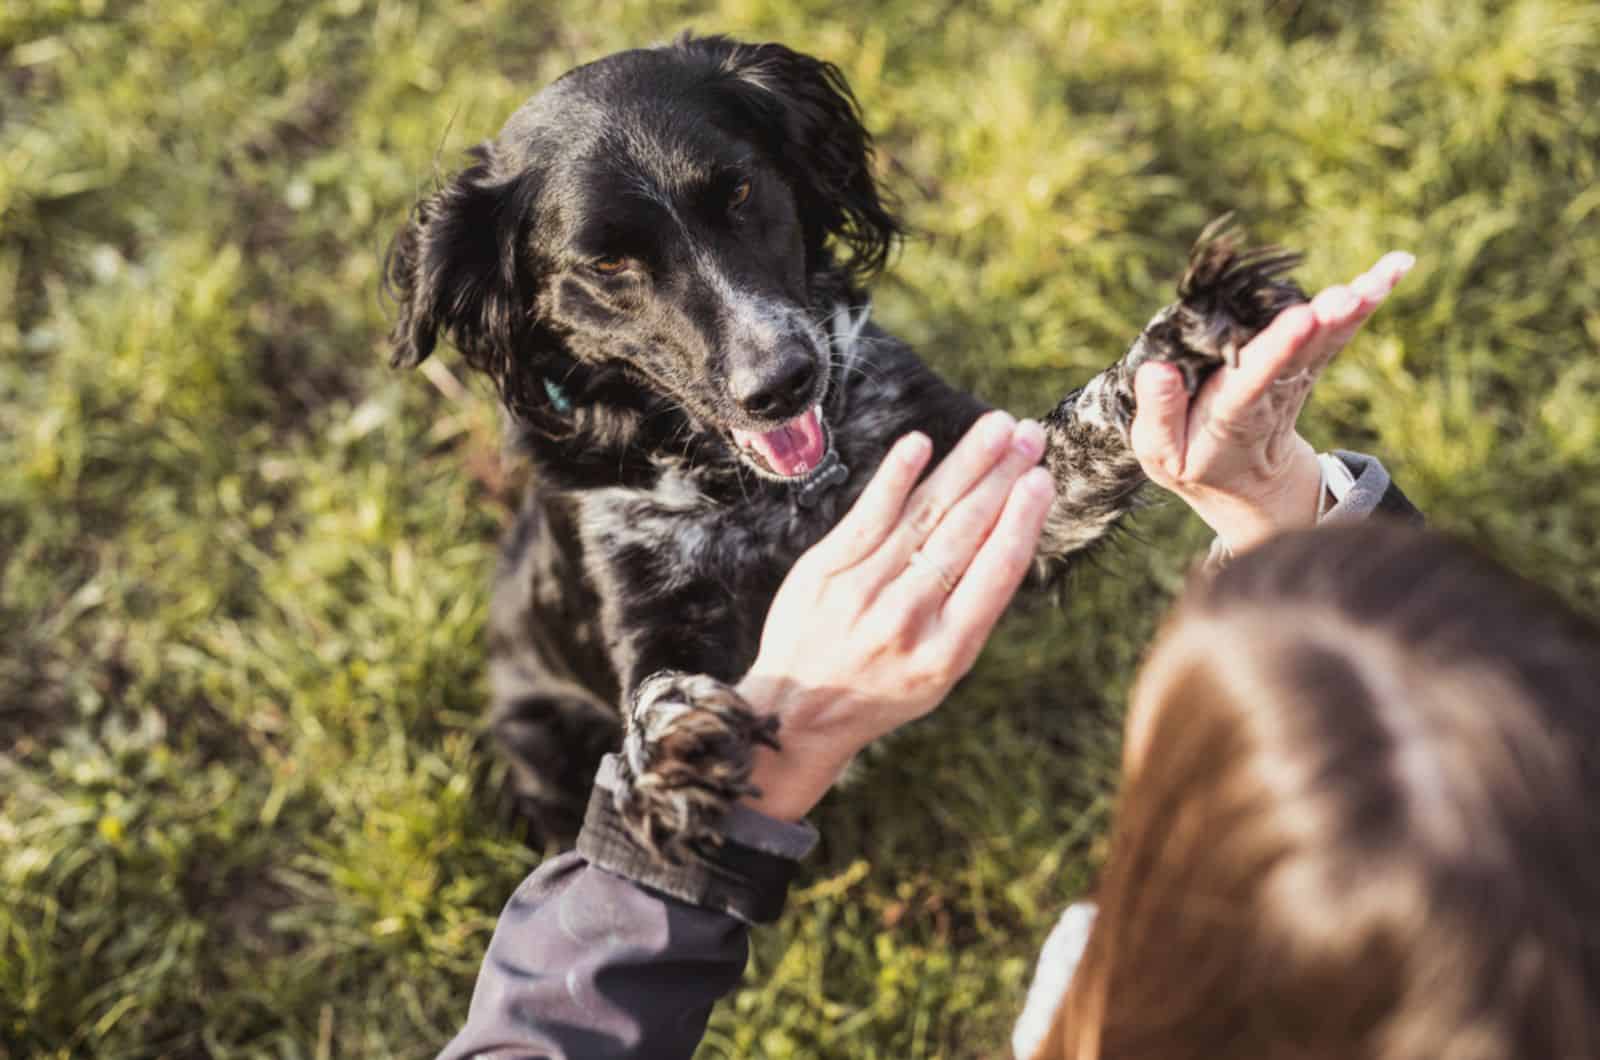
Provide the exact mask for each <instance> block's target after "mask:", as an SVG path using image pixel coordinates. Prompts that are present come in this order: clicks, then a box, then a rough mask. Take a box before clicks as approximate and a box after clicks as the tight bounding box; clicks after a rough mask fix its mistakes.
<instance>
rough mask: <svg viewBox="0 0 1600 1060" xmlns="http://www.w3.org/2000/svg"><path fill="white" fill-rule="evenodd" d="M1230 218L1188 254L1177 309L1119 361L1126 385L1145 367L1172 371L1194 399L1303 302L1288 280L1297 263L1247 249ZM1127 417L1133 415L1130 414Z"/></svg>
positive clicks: (1280, 253) (1294, 257) (1158, 319)
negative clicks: (1207, 382)
mask: <svg viewBox="0 0 1600 1060" xmlns="http://www.w3.org/2000/svg"><path fill="white" fill-rule="evenodd" d="M1232 222H1233V215H1232V214H1224V215H1223V216H1221V217H1219V218H1217V219H1216V220H1215V221H1212V222H1211V223H1210V224H1209V225H1207V226H1206V227H1205V229H1204V230H1203V231H1202V232H1201V233H1200V238H1199V239H1197V240H1195V244H1194V248H1193V249H1192V250H1191V251H1190V252H1189V267H1188V269H1187V270H1186V271H1185V272H1184V274H1183V279H1182V280H1180V281H1179V283H1178V301H1177V302H1175V303H1173V304H1172V305H1169V306H1167V307H1166V308H1165V309H1163V310H1162V311H1161V312H1159V313H1157V314H1156V315H1155V317H1154V318H1153V319H1152V320H1151V321H1150V323H1149V324H1147V325H1145V329H1144V331H1143V332H1142V333H1141V334H1140V336H1139V338H1138V340H1137V341H1135V342H1134V344H1133V348H1132V349H1130V350H1129V351H1128V356H1127V357H1126V358H1125V359H1124V364H1125V366H1126V382H1127V384H1128V386H1129V387H1130V388H1131V387H1132V385H1133V375H1134V373H1135V372H1137V371H1138V370H1139V366H1140V365H1141V364H1143V363H1144V362H1145V361H1162V362H1165V363H1168V364H1173V365H1176V366H1177V367H1178V370H1179V371H1181V372H1182V373H1183V383H1184V386H1185V387H1186V388H1187V389H1188V391H1189V393H1191V394H1193V393H1194V392H1195V391H1196V390H1197V389H1199V387H1200V384H1201V383H1203V382H1205V379H1206V377H1207V376H1208V375H1210V374H1211V372H1213V371H1214V370H1216V368H1217V366H1218V365H1221V364H1227V365H1229V366H1230V367H1236V366H1237V365H1238V363H1239V351H1240V349H1242V348H1243V347H1244V346H1245V344H1246V343H1248V342H1249V341H1250V340H1251V339H1253V338H1255V337H1256V335H1257V334H1259V333H1260V332H1261V331H1262V329H1264V328H1265V327H1266V326H1267V325H1268V324H1270V323H1272V320H1273V318H1274V317H1276V316H1277V315H1278V314H1279V313H1281V312H1283V310H1285V309H1287V308H1289V307H1290V306H1292V305H1298V304H1300V303H1301V302H1304V301H1306V294H1305V292H1304V291H1303V290H1301V289H1300V286H1299V284H1297V283H1295V282H1294V281H1293V280H1291V279H1289V278H1288V277H1287V275H1286V274H1287V273H1288V272H1289V271H1290V270H1291V269H1293V268H1295V267H1296V266H1297V265H1299V264H1300V261H1301V255H1300V254H1298V253H1297V252H1295V251H1292V250H1284V249H1283V248H1282V247H1273V246H1266V247H1253V248H1247V247H1246V246H1245V245H1244V242H1243V240H1244V233H1243V232H1242V231H1241V230H1240V229H1238V228H1237V227H1235V226H1234V225H1233V223H1232ZM1129 411H1130V413H1131V411H1132V410H1131V408H1130V410H1129Z"/></svg>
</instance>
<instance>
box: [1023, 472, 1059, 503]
mask: <svg viewBox="0 0 1600 1060" xmlns="http://www.w3.org/2000/svg"><path fill="white" fill-rule="evenodd" d="M1021 486H1022V488H1023V489H1025V490H1027V491H1028V493H1029V494H1030V495H1031V496H1033V497H1034V498H1036V499H1038V500H1041V501H1046V500H1049V499H1050V498H1051V497H1052V496H1054V495H1055V491H1056V488H1055V480H1054V479H1052V478H1051V477H1050V472H1048V471H1046V470H1045V469H1044V468H1042V467H1036V468H1034V469H1032V470H1031V471H1029V472H1028V473H1027V474H1026V475H1023V476H1022V479H1021Z"/></svg>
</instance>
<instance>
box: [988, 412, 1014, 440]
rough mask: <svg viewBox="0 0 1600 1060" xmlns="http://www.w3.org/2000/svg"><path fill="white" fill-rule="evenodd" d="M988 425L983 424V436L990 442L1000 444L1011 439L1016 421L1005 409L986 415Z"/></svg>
mask: <svg viewBox="0 0 1600 1060" xmlns="http://www.w3.org/2000/svg"><path fill="white" fill-rule="evenodd" d="M987 418H988V421H989V422H988V423H986V424H984V427H983V436H984V437H985V438H987V439H988V440H989V441H991V442H1000V441H1004V440H1005V439H1007V438H1009V437H1011V432H1012V431H1013V430H1015V429H1016V426H1017V421H1016V419H1014V418H1013V417H1012V415H1011V413H1009V412H1007V411H1006V410H1005V409H996V410H995V411H993V412H991V413H989V414H988V417H987Z"/></svg>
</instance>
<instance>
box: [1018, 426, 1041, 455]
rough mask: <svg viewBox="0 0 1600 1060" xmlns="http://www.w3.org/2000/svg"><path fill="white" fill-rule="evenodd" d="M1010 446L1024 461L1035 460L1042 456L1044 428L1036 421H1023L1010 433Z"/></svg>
mask: <svg viewBox="0 0 1600 1060" xmlns="http://www.w3.org/2000/svg"><path fill="white" fill-rule="evenodd" d="M1011 446H1012V448H1014V449H1016V451H1017V452H1018V453H1021V454H1022V456H1023V458H1024V459H1026V460H1037V459H1039V457H1041V456H1043V455H1044V428H1043V427H1042V426H1040V425H1039V421H1038V420H1023V421H1022V422H1021V423H1019V424H1017V429H1016V430H1014V431H1012V432H1011Z"/></svg>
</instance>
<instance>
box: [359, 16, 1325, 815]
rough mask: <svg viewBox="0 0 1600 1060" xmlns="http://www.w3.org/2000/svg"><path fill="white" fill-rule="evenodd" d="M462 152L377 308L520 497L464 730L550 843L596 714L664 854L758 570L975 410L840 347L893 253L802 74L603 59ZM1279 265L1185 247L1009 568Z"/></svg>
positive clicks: (716, 804) (1050, 451)
mask: <svg viewBox="0 0 1600 1060" xmlns="http://www.w3.org/2000/svg"><path fill="white" fill-rule="evenodd" d="M472 154H473V157H474V158H475V159H476V162H475V164H474V165H472V166H471V167H470V168H468V169H466V170H465V171H464V172H462V173H460V174H458V175H457V176H455V178H454V179H452V180H451V181H450V182H449V183H448V184H447V185H446V186H445V187H443V188H442V189H440V190H439V191H437V192H435V193H434V194H432V195H430V196H428V197H427V198H426V199H424V200H423V201H422V202H420V203H418V205H417V207H416V210H415V212H414V215H413V217H412V219H411V220H410V222H409V223H408V224H407V225H406V227H405V229H404V230H403V231H402V232H401V233H400V235H399V236H398V237H397V238H396V240H395V243H394V246H393V247H392V249H391V251H390V256H389V261H388V263H387V267H386V273H387V276H386V279H387V284H388V287H389V289H390V290H391V292H392V293H393V294H394V295H395V297H396V300H397V301H398V303H399V317H398V320H397V322H396V324H395V327H394V332H393V336H392V339H393V343H394V351H395V352H394V360H395V363H396V364H400V365H415V364H417V363H419V362H420V361H422V359H423V358H425V357H427V356H428V354H429V353H430V352H431V351H432V350H433V348H434V345H435V343H436V341H437V339H438V337H439V335H440V334H441V333H444V334H446V335H448V337H449V338H450V340H451V341H452V342H453V343H454V345H455V346H456V347H457V348H458V349H459V350H460V351H461V353H462V355H463V356H464V357H465V358H466V360H467V362H468V363H469V364H470V365H471V366H472V367H474V368H476V369H478V370H480V371H483V372H485V373H487V374H488V376H489V377H490V378H491V379H493V381H494V383H495V385H496V387H497V388H498V391H499V394H500V397H501V399H502V401H503V404H504V406H505V410H506V412H507V413H508V415H509V419H510V424H511V430H512V434H513V437H514V440H515V443H516V445H517V446H518V447H519V448H520V449H521V450H523V451H524V452H525V453H526V454H527V455H528V456H529V457H530V458H531V460H532V461H533V463H534V465H535V468H536V479H535V482H534V484H533V486H532V488H531V489H530V490H529V493H528V496H527V499H526V503H525V504H524V506H523V508H522V512H521V516H520V518H519V520H518V522H517V525H516V526H515V528H514V529H513V530H512V531H511V533H510V535H509V537H508V540H507V541H506V543H505V553H504V559H503V565H502V569H501V571H500V574H499V576H498V578H497V584H496V590H495V597H494V604H493V609H492V615H491V620H490V625H491V630H490V636H491V643H490V653H491V677H492V684H493V696H494V704H493V711H492V715H491V721H492V726H493V729H494V732H495V733H496V735H497V736H498V738H499V740H500V741H501V743H502V744H503V746H504V748H505V750H506V751H507V753H508V754H509V756H510V758H511V761H512V763H513V766H514V767H515V776H516V782H517V785H518V789H519V792H520V793H521V795H522V796H523V799H524V808H525V809H526V810H527V811H528V812H530V814H531V815H532V816H533V817H534V819H535V821H536V822H537V823H538V824H539V826H540V827H541V829H542V830H543V831H544V832H545V833H546V834H552V833H553V834H570V833H571V832H572V830H573V828H574V826H575V824H576V819H577V811H578V809H579V808H580V807H581V805H582V802H581V799H582V796H583V793H584V792H585V790H586V788H587V787H588V784H589V781H590V780H591V778H592V777H593V775H594V770H595V765H596V761H597V759H598V757H599V756H600V755H601V754H602V752H604V751H606V750H609V749H611V748H612V747H613V746H614V745H615V744H616V741H617V737H618V732H617V729H618V717H619V704H620V706H621V709H620V715H621V717H622V719H623V720H624V725H625V728H626V733H625V736H624V750H625V754H624V765H623V769H622V773H623V776H624V784H623V786H622V788H621V789H620V790H621V792H622V794H621V796H620V797H619V801H620V806H621V808H622V809H623V811H624V816H625V817H626V818H627V819H628V820H629V822H630V824H631V825H632V826H633V827H635V829H636V830H637V831H638V832H639V834H640V835H641V837H643V838H645V839H646V840H647V841H649V842H652V843H659V842H662V841H673V842H676V841H678V840H684V839H690V838H693V837H694V836H695V835H696V834H697V833H698V832H700V830H701V829H702V828H703V826H704V824H705V823H706V822H707V821H708V820H709V819H711V817H712V816H714V815H715V814H717V813H719V812H720V811H721V810H722V809H723V807H724V806H725V805H726V803H727V800H729V799H731V798H735V797H737V796H738V795H740V794H741V793H742V791H743V790H744V787H745V783H746V779H747V776H748V757H749V752H750V747H751V742H752V741H754V740H770V739H771V738H772V732H771V730H770V727H769V726H767V725H765V724H764V723H762V722H760V721H758V720H757V719H756V718H755V717H754V716H753V715H752V714H750V712H749V711H748V710H747V709H746V708H745V706H744V704H743V703H742V702H741V701H740V700H739V697H738V696H737V694H736V693H734V692H733V691H732V689H731V688H729V687H728V685H727V684H726V683H727V682H733V681H736V680H737V679H738V678H739V677H740V676H741V675H742V674H743V672H744V671H745V669H746V668H747V667H748V666H749V665H750V663H751V662H752V661H753V659H754V657H755V652H756V648H757V644H758V639H759V635H760V632H761V627H762V621H763V619H764V617H765V615H766V612H767V607H768V605H769V603H770V602H771V599H772V596H773V593H774V592H775V591H776V589H777V587H778V584H779V582H780V581H781V580H782V579H783V576H784V574H785V572H786V571H788V569H789V567H790V565H791V564H792V563H793V562H794V560H795V559H796V558H797V557H798V556H799V555H800V553H801V552H802V551H804V550H805V549H806V548H807V547H809V546H810V545H812V544H813V543H815V542H816V541H817V540H818V539H819V538H821V537H822V535H823V534H824V533H825V532H826V531H827V530H828V528H829V527H831V526H832V525H833V524H834V522H835V521H836V520H837V519H838V518H839V516H840V515H842V514H843V512H844V511H845V510H846V509H847V508H848V506H849V505H850V503H851V501H852V500H853V499H854V498H855V496H856V495H857V493H858V492H859V491H860V489H861V487H862V486H863V485H864V484H865V482H866V480H867V479H868V478H869V477H870V476H871V474H872V472H873V471H874V469H875V468H876V467H877V466H878V464H879V461H880V460H881V459H882V457H883V455H884V453H885V452H886V451H887V449H888V447H889V446H890V444H891V443H892V442H893V441H894V440H895V439H896V438H898V437H899V436H901V435H902V434H904V433H906V432H907V431H910V430H912V429H917V430H920V431H922V432H923V433H924V434H926V435H928V436H929V437H930V438H931V439H932V440H933V443H934V452H935V460H936V461H937V460H938V459H939V458H940V457H942V456H943V454H945V453H946V452H948V451H949V449H950V448H951V446H953V445H954V444H955V442H956V441H957V440H958V439H959V438H960V437H961V436H962V434H963V433H965V431H966V430H967V428H968V427H969V426H971V425H972V423H973V422H974V421H975V420H976V419H977V418H978V417H979V416H980V415H981V414H982V413H983V412H984V411H985V409H986V406H985V405H984V404H983V402H981V401H979V400H978V399H977V398H975V397H972V396H971V395H968V394H965V393H961V392H959V391H957V390H955V389H952V388H951V387H950V386H948V385H946V384H945V383H944V382H942V381H941V380H940V379H938V378H937V377H936V376H935V375H934V374H933V373H932V372H931V371H930V370H929V369H928V368H927V367H926V366H925V365H924V364H923V363H922V362H921V361H920V360H919V359H918V358H917V356H916V355H915V354H914V353H913V352H912V351H911V350H910V349H909V348H908V347H907V346H905V345H904V344H903V343H901V342H899V341H898V340H896V339H894V338H893V337H892V336H890V335H888V334H886V333H885V332H883V331H881V330H879V329H878V328H877V327H875V326H874V325H873V324H872V323H871V322H869V320H868V318H867V300H866V297H865V296H864V294H863V293H862V290H863V287H864V286H865V284H866V282H867V281H868V280H869V279H870V278H871V276H872V275H873V274H874V273H875V272H876V271H877V270H879V269H880V268H881V267H882V266H883V264H884V262H885V259H886V257H887V255H888V253H889V251H890V249H891V247H892V245H893V244H894V242H895V240H896V238H897V237H898V236H899V234H900V225H899V223H898V222H897V221H896V219H895V218H894V217H893V216H892V215H891V213H890V212H889V210H888V209H887V208H886V207H885V204H884V202H883V200H882V199H881V198H880V195H879V192H878V189H877V187H876V186H875V184H874V181H873V177H872V173H871V165H870V158H871V141H870V138H869V136H868V134H867V132H866V130H865V129H864V128H863V126H862V124H861V121H860V117H859V115H858V113H857V109H856V105H855V101H854V99H853V97H852V96H851V94H850V91H849V89H848V87H847V86H846V85H845V82H844V80H843V78H842V76H841V75H840V73H839V71H838V70H837V69H836V68H834V67H833V66H831V65H829V64H827V63H824V62H820V61H818V60H816V59H813V58H809V57H807V56H804V55H800V54H797V53H796V52H793V51H791V50H789V49H787V48H784V47H782V46H780V45H776V44H764V45H759V46H753V45H746V44H740V43H737V42H734V41H731V40H728V39H725V38H721V37H687V36H686V37H684V38H682V39H680V40H679V41H677V42H675V43H673V44H671V45H668V46H663V47H658V48H653V49H648V50H641V51H629V52H623V53H620V54H617V55H613V56H610V57H608V58H605V59H601V60H599V61H598V62H594V63H590V64H588V65H586V66H582V67H579V68H578V69H575V70H573V71H571V72H570V73H568V74H567V75H566V76H564V77H562V78H561V79H559V80H558V81H556V82H555V83H554V84H552V85H550V86H549V87H548V88H546V89H545V90H544V91H543V92H541V93H539V94H538V95H536V96H534V97H533V99H532V100H530V101H529V102H528V103H527V104H526V105H525V106H523V107H522V108H521V109H520V110H518V111H517V112H516V113H515V114H514V115H512V117H511V119H510V120H509V121H508V122H507V123H506V126H505V128H504V129H502V130H501V132H500V135H499V137H498V138H496V139H495V140H493V141H489V142H487V143H484V144H482V145H481V146H479V147H478V148H476V149H474V151H473V152H472ZM1297 260H1298V259H1297V257H1296V256H1295V255H1292V254H1288V253H1284V252H1278V251H1270V250H1269V251H1258V252H1253V253H1239V252H1238V250H1237V248H1236V246H1235V242H1234V239H1233V237H1232V235H1231V233H1226V232H1221V233H1219V232H1216V231H1214V230H1208V234H1207V235H1206V236H1204V237H1202V241H1201V243H1200V244H1199V245H1198V246H1197V247H1196V251H1195V254H1194V256H1193V257H1192V259H1191V264H1190V271H1189V274H1188V275H1187V276H1186V277H1185V279H1184V282H1183V284H1182V285H1181V286H1180V292H1179V293H1180V299H1181V300H1180V301H1179V302H1178V303H1176V304H1175V305H1173V306H1170V307H1168V308H1167V309H1165V310H1163V311H1162V312H1161V313H1159V314H1157V316H1156V318H1155V319H1154V320H1153V321H1152V322H1151V324H1150V325H1149V326H1148V327H1147V328H1146V329H1145V331H1144V333H1143V334H1142V335H1141V336H1140V337H1139V339H1138V340H1137V341H1136V342H1135V343H1134V345H1133V347H1132V349H1130V350H1129V351H1128V353H1127V354H1126V355H1125V356H1124V357H1123V358H1122V359H1121V360H1120V361H1119V362H1118V363H1117V364H1115V365H1113V366H1112V367H1111V368H1109V369H1108V370H1106V371H1105V372H1102V373H1101V374H1100V375H1098V376H1096V377H1095V378H1094V379H1092V380H1091V381H1090V382H1089V383H1088V384H1087V385H1086V386H1084V387H1083V388H1081V389H1080V390H1078V391H1075V392H1074V393H1072V394H1071V395H1069V396H1068V397H1067V398H1066V399H1065V400H1064V401H1063V402H1062V403H1061V404H1060V405H1059V406H1058V407H1057V408H1056V409H1055V411H1054V412H1053V413H1052V414H1051V415H1050V416H1049V417H1048V418H1047V419H1046V421H1045V425H1046V429H1047V446H1048V447H1047V452H1046V462H1047V464H1048V466H1049V468H1050V470H1051V472H1052V473H1053V475H1054V478H1055V482H1056V491H1057V492H1056V502H1055V506H1054V508H1053V510H1052V512H1051V514H1050V517H1049V520H1048V523H1047V525H1046V529H1045V532H1044V537H1043V541H1042V543H1041V545H1040V553H1039V554H1040V560H1041V569H1043V568H1047V567H1049V566H1050V565H1052V564H1055V563H1057V561H1060V560H1062V559H1064V558H1065V557H1067V556H1068V555H1069V554H1071V553H1073V552H1075V551H1078V550H1081V549H1083V548H1085V547H1087V546H1089V545H1091V544H1093V543H1094V542H1095V541H1096V540H1098V539H1099V538H1101V537H1102V536H1103V535H1104V534H1105V533H1106V531H1107V530H1108V528H1110V527H1111V525H1112V524H1113V523H1114V522H1115V521H1116V520H1117V519H1118V518H1119V517H1120V516H1122V515H1123V514H1124V513H1126V512H1127V511H1128V510H1129V509H1130V508H1131V507H1132V505H1133V500H1134V495H1135V493H1136V492H1137V490H1138V488H1139V487H1140V485H1141V484H1142V483H1143V481H1144V477H1143V475H1142V473H1141V472H1140V470H1139V465H1138V462H1137V461H1136V460H1135V459H1134V457H1133V455H1132V454H1131V452H1130V450H1129V447H1128V444H1127V429H1128V424H1129V423H1130V421H1131V417H1132V412H1133V398H1132V389H1131V387H1132V379H1133V370H1134V369H1135V368H1136V367H1137V365H1138V364H1139V363H1141V362H1142V361H1143V360H1145V359H1147V358H1150V357H1158V358H1160V359H1163V360H1168V361H1173V362H1175V363H1178V364H1179V365H1180V366H1182V367H1183V368H1184V370H1185V375H1186V378H1187V379H1188V381H1189V382H1190V384H1191V386H1193V385H1197V383H1198V381H1199V379H1200V378H1201V376H1202V375H1203V374H1204V372H1206V371H1209V370H1210V369H1211V368H1212V367H1214V366H1215V365H1216V363H1218V361H1219V360H1220V359H1221V358H1223V357H1224V356H1228V355H1231V353H1232V352H1233V351H1235V350H1237V348H1238V347H1239V346H1241V345H1243V344H1244V342H1246V341H1247V340H1248V339H1249V338H1250V337H1251V336H1253V335H1254V334H1255V333H1256V332H1257V331H1259V330H1260V329H1261V328H1262V327H1264V326H1265V325H1266V324H1267V323H1268V322H1269V321H1270V320H1271V319H1272V317H1273V316H1274V315H1276V313H1277V312H1278V311H1279V310H1280V309H1282V308H1284V307H1286V306H1288V305H1291V304H1294V303H1296V302H1299V301H1302V300H1303V299H1304V295H1303V294H1302V293H1301V291H1300V290H1299V288H1298V287H1296V286H1295V285H1294V284H1293V283H1291V282H1288V281H1286V280H1284V279H1282V278H1281V277H1282V276H1283V274H1284V273H1285V272H1286V271H1287V270H1288V269H1289V268H1291V267H1292V266H1293V265H1294V264H1295V263H1296V261H1297ZM819 650H826V646H819Z"/></svg>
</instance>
